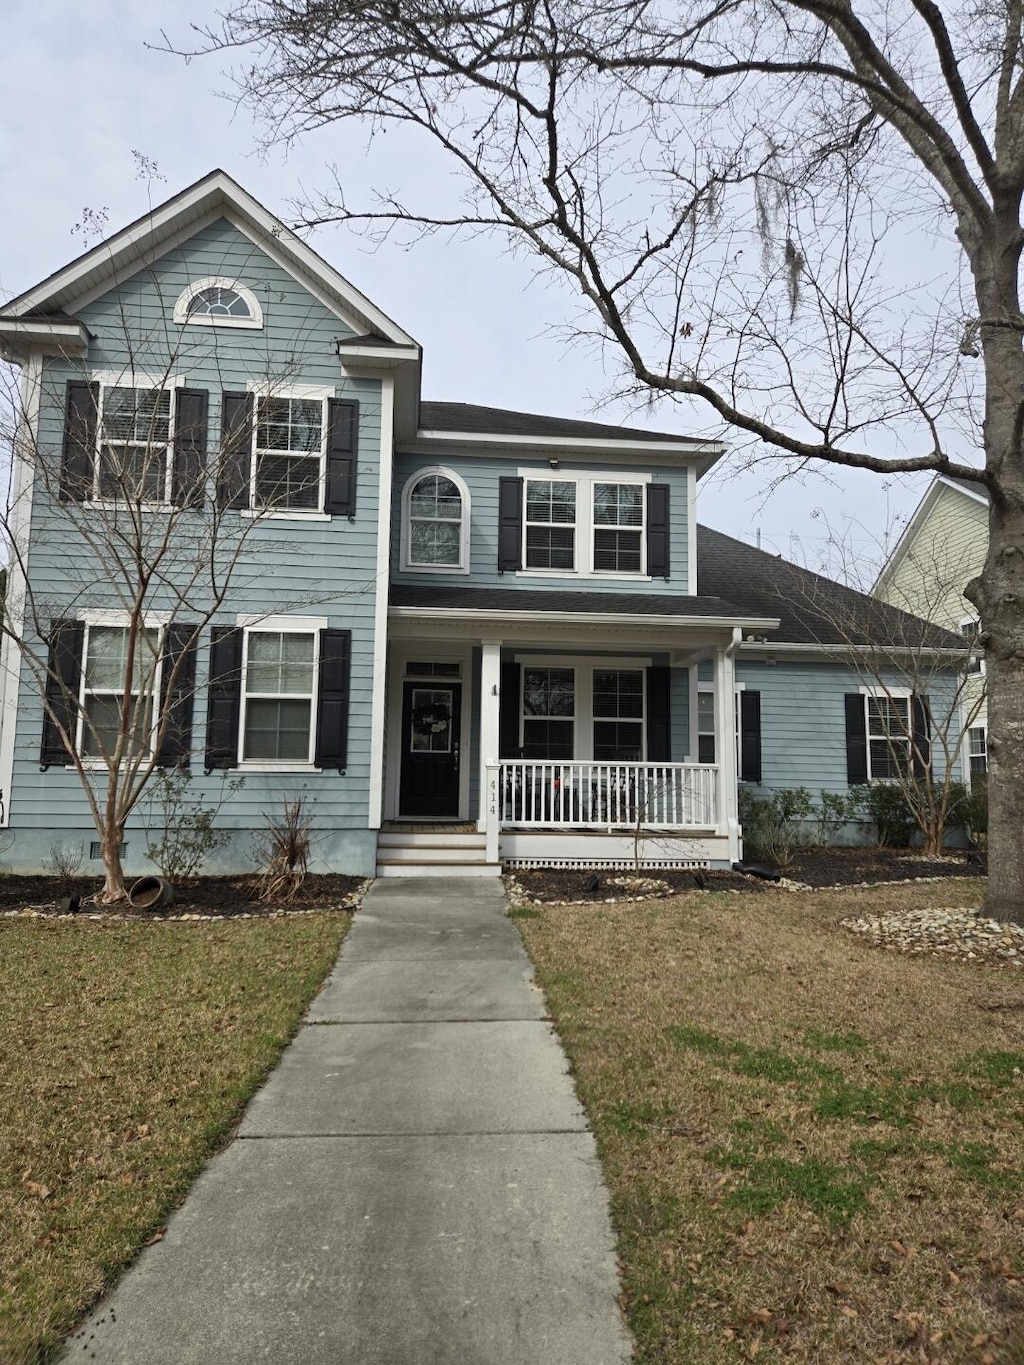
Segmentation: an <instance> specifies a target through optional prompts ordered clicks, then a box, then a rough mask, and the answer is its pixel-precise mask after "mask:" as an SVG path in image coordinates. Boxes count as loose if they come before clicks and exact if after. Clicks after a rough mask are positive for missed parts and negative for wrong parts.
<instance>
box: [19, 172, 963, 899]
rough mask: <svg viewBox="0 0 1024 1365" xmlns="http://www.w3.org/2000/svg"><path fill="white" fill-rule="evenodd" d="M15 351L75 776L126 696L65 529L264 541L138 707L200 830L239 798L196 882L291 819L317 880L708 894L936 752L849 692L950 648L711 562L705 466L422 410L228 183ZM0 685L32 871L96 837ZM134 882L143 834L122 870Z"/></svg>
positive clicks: (450, 407)
mask: <svg viewBox="0 0 1024 1365" xmlns="http://www.w3.org/2000/svg"><path fill="white" fill-rule="evenodd" d="M0 346H2V348H3V352H4V354H5V355H6V356H7V357H8V358H10V359H12V360H14V361H15V362H16V363H17V364H19V365H21V366H22V367H23V373H24V402H25V408H26V414H27V416H26V422H27V429H28V434H29V435H30V436H31V437H32V439H33V440H34V442H35V443H36V444H37V446H38V449H39V451H40V458H46V457H47V454H49V457H50V458H51V460H52V463H53V466H54V468H55V469H59V474H57V475H55V477H54V479H53V480H52V481H50V482H49V483H47V481H46V480H41V479H40V478H39V477H38V476H37V477H35V478H34V477H33V471H32V469H31V468H30V467H29V462H28V461H26V460H19V461H18V462H17V468H16V477H15V489H14V502H15V507H16V512H17V519H18V524H19V526H20V528H21V531H22V532H23V534H24V542H25V544H26V545H27V547H28V549H27V556H26V561H25V562H26V564H27V581H28V582H29V583H30V584H31V585H32V588H33V591H34V592H35V593H36V595H37V597H39V596H41V595H45V598H46V602H47V606H48V610H49V614H50V618H51V620H52V625H51V626H50V628H49V629H50V633H49V634H45V633H44V635H43V643H44V644H47V645H48V647H49V650H50V656H49V657H50V668H51V673H52V675H53V677H54V679H55V680H56V681H57V682H58V683H60V684H61V685H62V686H63V688H64V689H65V693H66V695H67V697H69V698H70V702H69V704H68V705H67V706H66V707H65V708H64V710H63V712H62V713H61V714H62V715H63V719H64V721H65V723H66V724H67V726H68V727H69V729H70V731H71V732H72V733H74V734H75V735H77V737H78V738H77V740H76V743H78V744H79V745H80V746H81V745H83V744H87V743H92V742H94V741H92V740H88V739H86V738H85V736H86V734H87V731H86V729H84V728H83V725H84V719H83V718H87V719H88V720H89V724H90V726H91V727H92V728H91V730H90V731H89V733H92V734H101V733H102V730H103V725H104V724H106V720H105V717H107V716H109V715H111V714H113V713H114V712H116V710H117V708H118V707H119V706H121V705H122V704H126V703H125V688H126V686H129V685H131V686H134V684H129V683H128V682H127V679H128V677H129V674H128V673H127V672H126V671H125V669H124V668H123V667H121V664H120V661H121V653H120V652H121V651H122V650H123V645H124V624H123V618H122V616H121V615H120V614H119V610H118V607H117V604H116V602H114V601H112V599H111V594H110V591H109V585H108V584H107V583H106V582H105V579H104V574H103V571H102V566H101V565H97V564H96V563H95V562H94V560H92V559H91V558H90V552H89V549H88V546H87V545H83V544H81V543H79V542H78V540H77V539H76V538H74V537H71V536H69V534H68V527H67V520H66V515H65V513H66V511H67V509H68V508H74V509H75V510H76V512H77V513H78V514H80V515H81V514H82V513H85V514H88V513H89V512H90V509H93V508H94V509H95V514H96V515H97V516H103V515H106V516H114V517H116V516H126V515H137V516H139V517H141V518H143V519H146V518H150V519H153V522H152V524H153V525H156V526H159V518H160V516H161V515H162V514H166V512H167V509H168V508H176V509H179V522H178V524H179V525H186V526H187V525H188V517H189V516H192V515H194V517H195V518H196V519H197V520H196V523H195V524H196V525H197V526H198V525H199V524H200V522H199V519H201V518H204V517H205V518H214V517H216V518H221V519H222V520H223V522H224V524H225V525H226V526H227V525H230V526H241V525H250V524H251V533H250V538H249V551H250V553H251V555H252V556H253V559H252V560H251V563H250V571H249V572H248V573H246V574H244V575H242V576H241V577H240V578H239V580H238V581H236V582H235V584H234V586H233V587H232V589H231V592H230V594H229V596H228V597H227V598H226V599H225V601H224V602H223V604H222V605H221V606H220V608H219V609H218V612H217V615H216V619H215V620H211V625H210V629H209V630H208V631H204V634H203V638H202V639H200V640H199V642H198V647H197V648H196V649H195V650H194V651H193V656H194V657H191V658H190V659H189V660H188V668H187V669H185V670H183V672H182V675H181V676H182V677H187V679H188V681H189V686H190V688H191V691H190V692H189V694H188V695H187V696H184V695H177V696H175V697H169V696H167V695H165V692H166V689H165V688H162V686H161V683H160V680H159V678H157V679H156V681H155V682H154V683H153V687H152V691H153V694H154V697H155V701H154V706H157V707H160V708H163V707H167V706H174V707H176V708H177V710H176V711H175V716H176V722H175V727H174V730H173V736H172V737H171V738H169V739H168V741H167V744H166V746H165V747H161V750H160V754H159V758H160V761H161V762H166V763H169V764H189V765H190V766H191V771H192V773H193V775H194V783H195V789H196V790H197V791H199V792H204V793H207V794H209V795H211V796H215V795H216V793H217V791H218V790H219V789H220V786H221V781H222V778H223V775H224V774H225V773H230V774H233V775H240V776H241V777H243V778H244V784H243V787H242V789H241V790H240V791H239V792H237V793H236V794H234V795H233V796H232V797H231V799H230V801H229V802H228V804H227V805H226V806H225V808H224V810H223V812H222V815H221V820H222V822H223V823H224V825H225V826H226V827H227V828H228V829H229V830H230V833H231V838H230V841H229V843H228V844H227V846H226V847H225V849H224V850H223V851H222V852H221V854H220V855H219V858H218V861H217V864H216V867H215V868H211V870H223V871H228V870H238V869H244V868H246V867H248V866H250V865H251V864H250V862H249V858H250V845H251V840H252V836H253V833H254V831H257V830H259V828H260V827H261V825H262V823H263V817H264V814H265V813H266V812H268V811H273V810H276V809H278V808H279V807H280V803H281V799H282V797H284V796H296V795H299V794H303V795H304V796H305V797H306V798H307V801H308V803H309V807H310V809H311V811H312V819H313V826H314V830H313V832H314V859H315V865H316V866H317V867H320V868H330V869H334V870H337V871H346V872H359V873H372V872H373V871H374V870H375V869H377V870H378V871H379V872H381V873H385V874H387V873H395V872H402V871H408V870H410V869H413V868H420V869H421V870H422V869H424V868H425V869H426V870H432V871H434V872H438V873H440V872H467V873H487V872H494V871H496V870H497V869H498V867H499V865H500V863H501V862H502V861H504V862H506V863H511V864H514V865H520V866H524V865H525V866H528V865H539V864H557V865H561V866H578V867H586V866H597V865H605V866H608V865H628V864H630V863H632V861H633V858H634V853H635V845H634V832H635V830H636V828H637V826H638V825H641V826H643V827H645V828H649V829H652V830H656V831H657V839H656V840H653V841H652V840H647V841H645V844H644V857H645V861H647V862H648V863H650V864H653V865H660V866H708V865H724V864H728V863H729V862H731V861H732V860H733V859H735V858H736V857H737V856H738V855H739V853H740V850H741V831H740V828H739V824H738V819H737V784H738V782H739V781H742V782H748V783H751V784H759V786H760V788H761V789H762V790H765V791H770V790H772V789H775V788H784V787H794V786H801V785H802V786H807V787H809V788H810V789H811V790H812V791H813V792H815V793H817V792H818V791H819V790H820V789H822V788H827V789H829V790H835V791H842V790H846V789H847V788H848V786H849V785H850V784H851V783H860V782H865V781H870V780H884V779H885V778H886V777H888V776H891V765H892V764H893V763H895V762H901V761H906V762H909V739H907V740H906V741H904V740H902V739H899V738H897V740H896V741H895V754H896V756H895V757H894V742H893V739H892V735H891V733H889V732H888V731H887V728H886V727H887V719H886V718H887V717H889V718H890V719H891V718H892V717H893V716H895V717H896V718H897V719H901V720H902V722H903V726H904V730H908V729H909V727H910V726H911V722H912V723H913V729H914V732H915V734H918V735H919V736H921V737H922V738H923V737H924V736H925V735H926V731H927V726H928V723H929V721H928V707H927V706H926V705H925V704H924V703H923V701H922V699H921V698H918V697H914V696H912V695H911V691H910V690H909V689H907V688H906V687H901V686H900V684H899V674H898V671H897V670H895V668H894V671H893V674H892V685H891V687H890V688H888V689H887V687H886V686H885V685H883V686H877V685H874V684H872V683H871V682H870V681H866V680H865V674H864V673H863V671H862V670H860V669H859V668H858V666H857V660H858V658H859V657H861V655H863V654H866V653H871V654H872V655H877V653H878V651H879V650H882V651H885V650H889V651H890V652H891V654H892V658H893V660H894V661H896V660H897V656H898V655H899V653H900V651H901V650H903V649H905V648H907V647H910V646H912V647H914V648H918V649H919V648H920V647H921V646H922V645H923V646H924V647H926V648H927V649H930V650H932V651H933V652H935V651H937V652H938V654H939V655H941V654H942V652H943V651H950V650H951V649H953V650H954V652H955V646H956V645H957V641H956V640H954V639H952V637H950V636H949V635H948V634H947V633H946V632H944V631H941V630H937V629H936V628H935V627H932V626H928V625H926V624H925V623H923V622H921V621H919V620H916V619H914V618H911V617H907V616H905V615H904V614H903V613H901V612H898V611H894V610H891V609H890V608H887V607H884V606H882V605H880V604H878V603H876V602H874V601H872V599H870V598H866V597H864V596H862V595H861V594H858V593H855V592H852V591H851V590H850V589H847V588H844V587H841V586H840V585H838V584H833V583H830V582H829V581H828V580H825V579H821V578H819V577H818V576H816V575H813V574H809V573H807V572H806V571H804V570H800V569H798V568H796V567H795V566H793V565H789V564H786V563H785V562H784V561H782V560H780V559H776V558H775V557H774V556H772V555H769V554H765V553H762V552H761V551H759V550H755V549H753V548H752V547H751V546H749V545H746V544H743V543H741V542H739V541H736V540H733V539H731V538H729V537H728V536H724V535H721V534H720V533H718V532H715V531H711V530H708V529H706V528H704V527H698V525H697V521H696V498H697V484H698V481H699V479H700V478H701V477H702V476H703V475H704V474H705V473H706V472H707V470H708V469H709V468H711V467H712V465H714V463H715V462H716V461H717V460H718V459H719V458H720V457H721V456H722V454H723V447H722V445H720V444H719V443H717V442H714V441H705V440H695V439H689V438H687V437H683V436H679V435H676V434H672V433H663V432H662V433H659V432H647V431H641V430H634V429H624V428H619V427H615V426H610V425H605V424H600V423H594V422H586V421H570V420H565V419H561V418H551V417H542V416H534V415H530V414H524V413H516V412H508V411H503V410H499V409H492V408H485V407H478V406H473V405H469V404H463V403H436V402H425V401H421V399H420V365H421V351H420V347H419V345H418V344H417V343H416V342H415V341H414V340H413V339H412V338H411V337H410V336H409V335H408V334H407V333H406V332H404V331H403V330H402V329H401V327H399V326H398V325H396V324H395V323H393V322H392V321H391V320H390V319H389V318H387V317H386V316H384V314H383V313H381V311H380V310H379V309H378V308H377V307H376V306H375V305H374V304H373V303H372V302H370V300H368V299H366V298H365V297H363V296H362V295H361V294H360V293H359V292H358V290H356V289H355V288H354V287H353V286H352V285H351V284H349V283H348V282H347V281H346V280H345V279H343V278H342V277H341V276H340V275H338V274H337V272H336V271H334V270H333V269H332V268H331V267H330V266H329V265H327V264H326V263H325V262H324V261H323V260H322V259H321V258H320V257H318V256H317V255H316V254H315V253H314V252H312V251H311V250H310V249H309V248H308V247H307V246H306V245H305V244H304V243H303V242H302V241H301V240H300V239H298V238H297V237H295V236H294V235H293V234H292V233H291V232H289V231H288V230H287V229H286V228H284V227H283V225H282V224H281V223H280V222H279V221H277V220H276V219H275V218H273V217H272V216H271V215H270V214H269V213H268V212H267V211H266V210H265V209H263V208H262V206H261V205H259V204H258V203H257V202H256V201H255V200H253V199H252V198H251V197H250V196H249V195H248V194H246V193H245V191H244V190H242V189H241V188H240V187H239V186H238V185H237V184H236V183H235V182H234V181H233V180H231V179H230V178H229V177H228V176H226V175H225V174H223V173H222V172H219V171H218V172H214V173H213V174H211V175H209V176H207V177H206V178H204V179H203V180H201V181H199V182H198V183H197V184H195V185H193V186H192V187H191V188H189V189H187V190H185V191H184V192H183V193H182V194H179V195H177V196H175V197H174V198H172V199H170V200H169V201H168V202H167V203H166V204H164V205H162V206H160V207H158V208H157V209H155V210H154V211H153V212H151V213H149V214H147V215H146V217H145V218H143V219H140V220H139V221H138V222H137V223H135V224H133V225H131V226H130V227H128V228H126V229H125V230H124V231H122V232H120V233H117V234H116V235H114V236H113V237H112V238H110V239H109V240H108V241H106V242H104V243H103V244H101V245H100V246H98V247H96V248H94V249H93V250H91V251H89V252H87V253H86V254H85V255H84V256H82V257H80V258H79V259H78V260H76V261H73V262H72V263H71V264H70V265H68V266H66V267H65V268H64V269H62V270H60V271H58V272H56V273H55V274H54V275H51V276H50V277H49V278H48V279H46V280H44V281H43V282H42V283H41V284H39V285H38V286H36V287H35V288H34V289H31V290H29V291H27V292H26V293H24V294H22V295H21V296H20V297H19V298H17V299H15V300H13V301H12V302H10V303H8V304H7V305H6V306H4V307H3V308H0ZM143 426H145V428H146V430H145V431H143V430H142V427H143ZM154 439H155V440H156V442H157V449H158V451H159V454H160V462H159V465H158V477H156V478H155V481H154V480H152V479H151V482H152V486H149V485H147V486H146V487H144V488H143V487H140V491H139V495H138V498H137V499H136V500H135V502H134V503H129V504H128V505H127V506H125V504H123V503H120V502H118V501H117V500H116V499H112V496H111V495H110V493H109V489H107V488H106V487H105V486H104V477H105V474H104V471H105V470H109V469H110V468H111V467H112V466H111V463H110V462H111V461H113V460H117V461H122V462H129V463H130V461H131V459H132V458H133V451H134V450H135V446H134V445H133V441H134V442H135V443H136V445H139V446H141V445H143V444H145V443H146V442H148V443H149V446H150V448H152V445H153V442H154ZM214 451H219V452H220V454H219V455H218V457H217V464H216V468H214V466H213V463H212V462H213V460H214ZM140 467H141V466H140ZM141 477H143V476H142V475H140V478H141ZM145 477H151V476H149V475H146V476H145ZM182 508H184V511H185V514H186V515H185V517H184V520H182V519H181V515H180V513H181V509H182ZM145 524H146V525H147V526H148V525H150V522H149V521H148V520H147V521H146V522H145ZM19 572H20V573H21V578H20V589H23V588H24V584H25V582H26V574H25V573H24V572H22V571H20V570H16V573H15V577H17V574H18V573H19ZM20 589H19V590H20ZM161 591H163V592H164V593H165V594H167V593H173V591H174V584H173V583H171V584H165V585H162V587H161ZM15 596H17V593H16V594H15ZM163 600H166V597H165V598H164V599H163ZM168 619H169V617H168V616H167V614H166V613H165V615H164V617H163V620H164V621H166V620H168ZM147 629H149V621H148V620H147ZM152 634H153V639H154V641H156V642H158V644H155V645H154V649H156V650H157V653H158V654H159V655H160V659H161V665H160V667H161V668H166V667H167V663H168V661H170V660H172V659H174V658H175V657H177V656H176V655H175V650H176V649H179V650H181V649H183V648H184V646H183V645H182V643H181V636H180V635H175V631H174V629H173V628H171V627H169V626H166V625H165V624H162V623H161V612H160V610H159V600H157V602H156V609H155V610H154V611H153V613H152ZM2 663H3V678H4V680H5V694H4V698H3V710H4V714H5V716H6V724H5V726H4V729H3V737H2V743H0V786H2V788H3V791H4V793H5V795H6V796H7V797H8V800H7V801H6V804H5V807H4V813H3V823H4V825H5V826H6V828H7V829H8V831H9V834H10V835H11V836H13V842H12V844H11V848H10V863H11V865H12V866H15V867H17V868H18V869H19V870H26V871H27V870H33V869H38V867H39V866H40V863H41V861H42V860H43V859H44V858H45V857H46V856H47V851H48V849H49V847H50V845H51V844H52V843H53V842H54V840H55V839H59V840H62V841H65V842H75V841H82V842H84V843H86V844H89V843H91V842H92V841H93V840H94V839H95V833H94V831H93V829H92V826H91V824H90V821H89V818H88V812H87V808H86V803H85V800H84V797H83V793H82V789H81V787H80V784H79V782H78V780H77V778H76V775H75V773H74V771H73V770H72V769H70V768H69V766H68V762H67V757H68V755H67V751H66V749H65V748H64V747H63V745H62V743H61V739H60V735H59V732H58V730H57V729H56V728H55V720H54V715H53V714H52V712H53V709H54V707H56V709H57V710H58V711H59V710H60V708H61V703H59V701H58V702H54V703H53V705H52V706H51V707H50V709H49V710H47V711H45V713H44V706H43V703H42V700H41V698H40V695H39V692H38V690H37V689H36V688H34V687H33V686H32V685H31V680H30V677H29V675H28V672H27V670H26V668H25V667H24V666H20V667H19V659H18V656H17V652H16V651H15V650H14V649H13V648H12V646H11V643H10V641H9V640H5V641H4V654H3V661H2ZM119 670H120V671H119ZM161 676H163V675H161ZM165 680H166V679H165ZM179 692H180V689H179ZM131 700H132V703H133V704H135V703H136V702H138V704H139V705H141V704H142V700H141V699H140V698H137V697H136V694H135V692H134V691H132V693H131ZM147 715H148V713H147ZM76 727H77V728H76ZM172 740H173V742H172ZM923 742H924V740H923ZM901 745H902V746H903V748H902V750H901ZM165 748H166V752H165ZM78 751H79V752H84V750H82V749H81V748H79V750H78ZM901 752H902V753H903V758H902V759H900V757H899V754H900V753H901ZM143 848H144V839H143V837H142V835H141V833H138V832H137V825H132V826H131V827H130V828H129V839H128V847H127V849H126V850H125V862H126V865H128V866H129V867H130V868H132V869H141V868H143V867H145V866H146V863H145V858H144V856H143Z"/></svg>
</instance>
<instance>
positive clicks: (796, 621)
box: [697, 526, 964, 651]
mask: <svg viewBox="0 0 1024 1365" xmlns="http://www.w3.org/2000/svg"><path fill="white" fill-rule="evenodd" d="M697 586H698V589H699V591H700V594H701V596H703V595H704V593H710V594H712V595H713V596H716V597H722V598H725V599H726V600H727V601H729V602H733V603H735V604H736V606H737V607H739V608H740V610H741V612H742V614H743V615H745V616H774V617H777V618H778V619H779V623H780V624H779V628H778V630H776V631H773V632H772V637H771V638H772V640H773V641H774V640H777V641H780V642H784V643H786V644H803V645H811V646H813V645H825V646H829V645H831V646H833V647H836V646H850V645H854V646H871V645H874V646H877V647H881V648H887V647H888V648H897V649H899V648H909V649H918V648H922V647H924V648H928V649H950V650H958V651H962V650H963V648H964V642H963V640H962V639H961V638H960V637H959V636H958V635H954V634H953V633H952V632H951V631H948V630H943V629H942V628H941V627H940V626H933V625H931V624H930V623H929V622H928V621H922V620H921V619H920V618H919V617H917V616H911V615H910V614H909V613H908V612H905V611H900V610H899V609H898V608H897V607H890V606H889V605H888V604H887V603H885V602H880V601H878V599H877V598H874V597H870V596H868V594H867V593H862V592H857V591H856V589H854V588H849V587H847V586H846V585H845V584H843V583H836V582H835V581H834V580H832V579H831V578H824V577H823V576H822V575H821V574H816V573H812V572H811V571H810V569H803V568H801V567H800V566H799V565H798V564H792V563H790V561H789V560H786V559H783V558H782V557H781V556H777V555H773V554H769V553H768V552H767V551H766V550H758V549H756V548H755V547H754V546H753V545H748V544H746V542H745V541H742V540H734V539H733V537H732V536H727V535H724V534H723V533H722V532H721V531H713V530H712V529H711V528H710V527H708V526H698V527H697Z"/></svg>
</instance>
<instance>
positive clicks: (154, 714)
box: [65, 608, 169, 772]
mask: <svg viewBox="0 0 1024 1365" xmlns="http://www.w3.org/2000/svg"><path fill="white" fill-rule="evenodd" d="M168 614H169V613H166V612H163V613H161V615H165V616H166V615H168ZM87 616H91V617H93V618H100V619H92V620H87V619H86V618H87ZM103 618H106V619H103ZM111 618H114V619H111ZM116 618H120V619H116ZM81 619H82V620H83V621H85V631H84V635H83V639H82V660H81V670H80V676H79V680H78V714H77V716H76V718H75V753H76V754H78V756H79V761H80V763H81V764H82V767H83V768H85V769H86V770H87V771H96V770H100V771H104V772H105V771H107V770H108V769H109V766H110V763H109V757H108V758H104V757H103V755H102V754H84V753H83V752H82V750H83V748H84V741H85V728H86V722H85V699H86V692H87V690H88V689H87V688H86V681H87V674H88V668H89V645H90V643H91V641H92V632H93V631H94V630H125V631H127V630H129V629H130V627H131V624H132V621H131V613H130V612H127V611H98V610H96V611H90V610H89V609H88V608H87V609H86V610H85V611H83V612H82V613H81ZM140 626H141V631H142V633H143V635H145V633H146V632H147V631H150V630H155V631H156V666H155V668H154V669H153V672H152V674H151V675H150V676H149V682H150V684H151V685H150V687H149V689H148V694H149V699H150V704H151V706H152V711H151V713H150V717H149V743H148V744H147V746H146V751H145V753H144V754H142V755H139V756H138V757H140V758H141V759H142V762H146V761H148V760H149V759H150V758H152V756H153V750H154V747H155V746H154V741H155V739H156V732H157V730H158V729H159V728H160V690H161V686H162V683H163V651H164V641H163V630H164V623H163V622H161V623H157V622H156V621H154V620H150V619H149V613H146V614H145V615H144V616H143V618H142V621H141V623H140ZM121 681H122V682H125V681H130V680H126V679H125V677H124V675H123V674H122V676H121ZM126 690H127V689H126V688H123V687H122V688H120V689H118V688H113V687H107V688H102V689H100V690H99V691H97V690H96V689H92V690H91V692H90V695H91V696H108V697H123V696H124V694H125V691H126ZM146 694H147V689H146V688H145V687H142V688H140V689H139V691H138V692H135V691H132V692H131V693H130V695H131V696H132V697H138V698H140V699H141V698H142V697H144V696H146ZM93 738H95V735H94V736H93ZM118 740H120V734H119V735H118ZM115 747H116V743H115ZM127 757H128V758H132V757H135V755H131V754H129V755H127ZM65 767H66V768H68V769H70V770H72V771H74V767H75V765H74V764H73V763H70V762H69V763H67V764H65Z"/></svg>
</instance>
